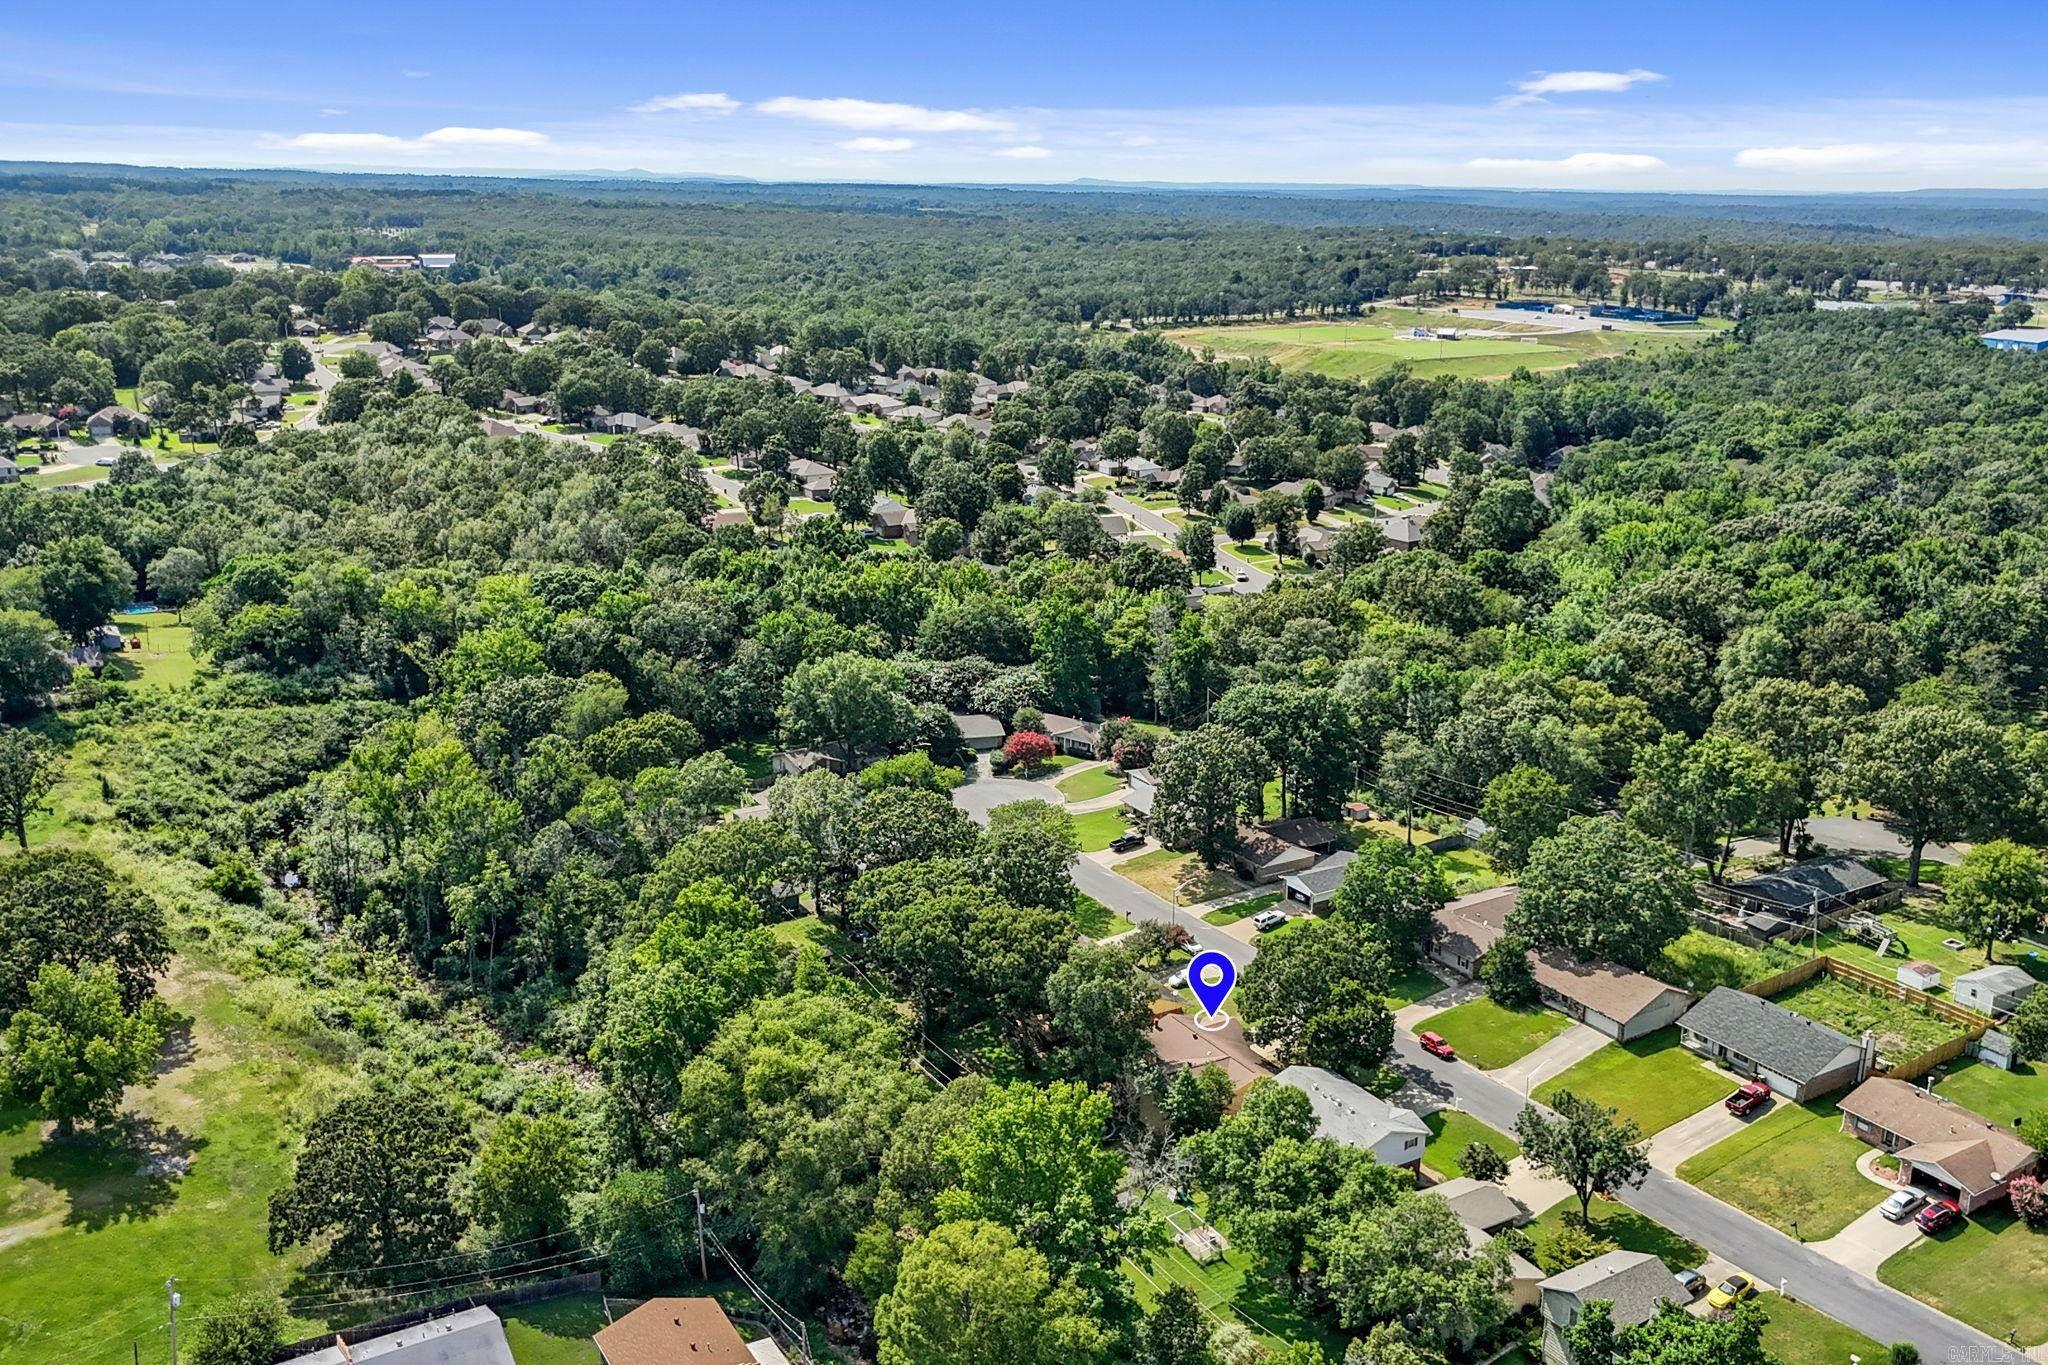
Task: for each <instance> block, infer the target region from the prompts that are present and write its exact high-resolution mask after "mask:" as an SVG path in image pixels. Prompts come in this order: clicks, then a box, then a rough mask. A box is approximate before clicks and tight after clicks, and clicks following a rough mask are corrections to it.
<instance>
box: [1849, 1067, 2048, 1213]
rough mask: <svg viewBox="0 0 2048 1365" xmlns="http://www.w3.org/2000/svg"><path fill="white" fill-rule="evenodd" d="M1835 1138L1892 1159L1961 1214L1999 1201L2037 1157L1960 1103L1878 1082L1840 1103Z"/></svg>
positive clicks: (1879, 1078) (1904, 1085)
mask: <svg viewBox="0 0 2048 1365" xmlns="http://www.w3.org/2000/svg"><path fill="white" fill-rule="evenodd" d="M1842 1131H1843V1132H1845V1133H1849V1134H1851V1135H1853V1136H1855V1137H1858V1138H1861V1139H1862V1140H1863V1141H1865V1142H1867V1143H1869V1144H1870V1145H1871V1146H1873V1147H1877V1148H1880V1149H1882V1150H1884V1151H1886V1152H1889V1153H1891V1154H1892V1155H1893V1156H1895V1157H1897V1158H1898V1159H1899V1162H1900V1164H1901V1165H1904V1166H1909V1167H1911V1168H1912V1172H1913V1179H1914V1182H1915V1183H1918V1184H1928V1185H1933V1186H1936V1187H1937V1188H1939V1189H1940V1190H1941V1191H1942V1193H1944V1194H1946V1195H1947V1196H1948V1197H1949V1198H1951V1199H1953V1200H1955V1201H1956V1203H1957V1204H1958V1205H1959V1206H1960V1207H1961V1208H1962V1211H1963V1212H1964V1213H1975V1212H1976V1211H1977V1210H1978V1209H1980V1208H1982V1207H1984V1205H1986V1204H1990V1203H1993V1202H1995V1201H1997V1200H2000V1199H2003V1198H2005V1196H2006V1194H2007V1193H2008V1192H2009V1189H2010V1186H2011V1184H2012V1178H2013V1177H2014V1176H2016V1175H2021V1174H2024V1173H2025V1172H2027V1171H2031V1170H2032V1169H2034V1165H2035V1163H2036V1162H2037V1161H2038V1160H2039V1159H2040V1154H2039V1153H2037V1152H2036V1151H2035V1150H2034V1149H2033V1148H2031V1147H2029V1146H2027V1144H2026V1143H2024V1142H2022V1141H2020V1139H2019V1138H2018V1137H2017V1136H2015V1135H2014V1134H2012V1133H2010V1132H2008V1131H2006V1130H2005V1129H2003V1128H2000V1127H1999V1126H1998V1125H1997V1124H1995V1123H1992V1122H1990V1121H1989V1120H1987V1119H1984V1118H1981V1117H1979V1116H1978V1115H1976V1114H1973V1113H1971V1112H1970V1111H1969V1110H1967V1109H1965V1108H1963V1107H1962V1106H1961V1105H1959V1104H1951V1103H1949V1102H1948V1101H1947V1100H1945V1099H1942V1098H1941V1097H1940V1096H1939V1095H1935V1094H1932V1093H1930V1092H1928V1091H1925V1090H1922V1089H1920V1087H1918V1086H1916V1085H1911V1084H1908V1083H1907V1082H1905V1081H1894V1080H1890V1079H1888V1078H1886V1077H1882V1076H1877V1077H1873V1078H1871V1079H1870V1080H1867V1081H1865V1082H1864V1083H1863V1084H1861V1085H1859V1086H1857V1087H1856V1088H1855V1089H1854V1090H1852V1091H1850V1092H1849V1093H1848V1094H1847V1095H1846V1096H1844V1097H1843V1099H1842Z"/></svg>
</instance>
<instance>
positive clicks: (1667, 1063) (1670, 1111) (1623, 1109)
mask: <svg viewBox="0 0 2048 1365" xmlns="http://www.w3.org/2000/svg"><path fill="white" fill-rule="evenodd" d="M1729 1089H1730V1084H1729V1081H1728V1079H1727V1077H1725V1076H1723V1075H1721V1073H1719V1072H1718V1071H1715V1070H1713V1069H1712V1068H1710V1067H1708V1066H1707V1065H1706V1064H1705V1063H1704V1062H1702V1061H1701V1060H1700V1059H1699V1058H1698V1057H1696V1056H1694V1055H1693V1054H1692V1053H1690V1052H1687V1051H1686V1050H1685V1048H1684V1046H1683V1045H1681V1044H1680V1043H1679V1041H1678V1030H1677V1029H1676V1028H1665V1029H1659V1030H1657V1032H1655V1033H1652V1034H1650V1035H1649V1036H1648V1037H1646V1038H1638V1039H1636V1040H1635V1041H1634V1042H1632V1043H1609V1044H1608V1045H1607V1046H1606V1047H1603V1048H1601V1049H1600V1050H1599V1051H1598V1052H1596V1053H1594V1054H1593V1055H1592V1056H1590V1057H1588V1058H1586V1060H1584V1061H1583V1062H1580V1063H1579V1064H1578V1065H1577V1066H1574V1067H1572V1068H1571V1069H1570V1070H1569V1071H1566V1072H1565V1073H1564V1074H1563V1075H1561V1076H1558V1077H1555V1078H1553V1079H1551V1080H1548V1081H1545V1082H1544V1083H1543V1084H1542V1085H1541V1086H1539V1087H1538V1088H1537V1090H1536V1098H1537V1099H1539V1100H1546V1101H1547V1100H1549V1099H1551V1098H1552V1097H1553V1096H1555V1095H1556V1094H1557V1093H1558V1092H1559V1091H1560V1090H1569V1091H1571V1092H1572V1093H1573V1094H1574V1095H1578V1096H1580V1097H1582V1098H1584V1099H1589V1100H1596V1101H1598V1102H1599V1103H1601V1104H1604V1105H1606V1106H1607V1107H1608V1108H1609V1109H1613V1110H1617V1111H1619V1112H1620V1114H1621V1116H1622V1117H1623V1118H1629V1119H1634V1120H1635V1121H1636V1122H1637V1123H1638V1124H1640V1125H1641V1126H1642V1129H1643V1133H1644V1135H1645V1136H1648V1135H1649V1134H1651V1133H1656V1132H1661V1131H1662V1130H1663V1129H1666V1128H1669V1127H1670V1126H1671V1125H1672V1124H1674V1123H1676V1122H1678V1121H1679V1120H1680V1119H1682V1118H1685V1117H1686V1116H1687V1115H1689V1114H1697V1113H1698V1112H1699V1111H1700V1110H1702V1109H1704V1108H1706V1107H1707V1106H1708V1105H1710V1104H1712V1103H1713V1102H1714V1101H1715V1100H1717V1099H1720V1098H1722V1097H1723V1096H1725V1095H1726V1094H1727V1093H1728V1091H1729Z"/></svg>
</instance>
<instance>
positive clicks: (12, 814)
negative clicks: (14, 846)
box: [0, 730, 62, 853]
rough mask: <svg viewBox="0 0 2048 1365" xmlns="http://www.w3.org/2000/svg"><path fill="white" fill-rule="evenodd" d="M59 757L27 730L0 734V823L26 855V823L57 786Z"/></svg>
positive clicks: (43, 740)
mask: <svg viewBox="0 0 2048 1365" xmlns="http://www.w3.org/2000/svg"><path fill="white" fill-rule="evenodd" d="M61 762H62V755H61V754H59V753H58V751H57V746H56V745H54V744H52V743H50V742H49V741H48V740H46V739H44V738H43V737H42V736H41V735H38V734H36V733H35V732H34V731H31V730H6V731H0V822H4V823H5V824H6V826H7V830H8V832H9V833H10V834H12V835H13V836H14V840H15V842H16V843H18V844H20V845H21V849H22V852H24V853H26V852H27V851H28V820H29V817H30V816H31V815H34V814H36V813H37V812H38V811H40V810H42V809H43V803H44V801H45V800H47V799H48V797H49V795H50V792H51V791H52V790H54V789H55V787H56V785H57V778H58V777H59V775H60V773H61V768H60V764H61Z"/></svg>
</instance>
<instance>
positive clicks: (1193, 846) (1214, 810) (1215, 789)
mask: <svg viewBox="0 0 2048 1365" xmlns="http://www.w3.org/2000/svg"><path fill="white" fill-rule="evenodd" d="M1268 763H1269V759H1268V757H1267V754H1266V751H1265V750H1264V748H1263V747H1261V746H1260V744H1259V742H1258V741H1257V740H1255V739H1253V738H1252V737H1251V736H1250V735H1247V734H1246V733H1244V732H1243V731H1242V730H1238V729H1235V728H1233V727H1231V726H1228V725H1221V724H1213V725H1204V726H1202V727H1201V728H1199V729H1197V730H1193V731H1190V732H1189V733H1187V734H1185V735H1181V736H1179V737H1178V738H1176V739H1173V740H1170V741H1168V742H1167V743H1166V744H1165V745H1164V746H1162V748H1161V749H1160V752H1159V757H1158V758H1157V759H1155V760H1154V761H1153V764H1152V773H1153V776H1154V777H1155V778H1157V779H1158V787H1159V789H1158V793H1157V795H1156V797H1155V799H1154V801H1153V805H1152V832H1153V833H1154V834H1155V835H1157V836H1158V838H1159V841H1160V842H1161V843H1163V844H1165V845H1166V846H1167V847H1168V848H1177V849H1181V850H1184V851H1187V852H1192V853H1196V854H1199V855H1200V856H1201V858H1202V861H1204V862H1206V863H1212V864H1213V863H1217V862H1221V861H1222V859H1223V857H1224V855H1225V854H1227V853H1229V851H1230V850H1231V849H1232V848H1234V847H1236V845H1237V824H1238V820H1239V819H1240V818H1241V817H1242V816H1243V814H1244V813H1245V812H1247V811H1250V812H1254V813H1256V812H1257V811H1259V810H1260V808H1261V802H1262V797H1261V787H1262V786H1263V784H1264V782H1265V779H1266V773H1267V771H1268Z"/></svg>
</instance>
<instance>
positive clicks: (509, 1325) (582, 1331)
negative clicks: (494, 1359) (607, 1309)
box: [498, 1294, 605, 1365]
mask: <svg viewBox="0 0 2048 1365" xmlns="http://www.w3.org/2000/svg"><path fill="white" fill-rule="evenodd" d="M498 1316H499V1317H501V1318H503V1319H504V1320H505V1343H506V1345H508V1346H510V1347H511V1348H512V1359H513V1360H514V1361H515V1362H517V1365H598V1359H599V1358H598V1354H597V1343H596V1342H594V1341H592V1340H591V1339H590V1338H591V1336H592V1335H593V1334H595V1333H596V1332H597V1331H598V1330H599V1329H600V1328H602V1327H603V1326H604V1325H605V1318H604V1297H603V1295H600V1294H569V1295H565V1296H563V1297H562V1298H559V1299H546V1300H543V1301H542V1302H539V1303H523V1304H519V1305H517V1306H516V1307H512V1308H500V1309H499V1310H498Z"/></svg>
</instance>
